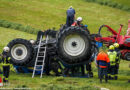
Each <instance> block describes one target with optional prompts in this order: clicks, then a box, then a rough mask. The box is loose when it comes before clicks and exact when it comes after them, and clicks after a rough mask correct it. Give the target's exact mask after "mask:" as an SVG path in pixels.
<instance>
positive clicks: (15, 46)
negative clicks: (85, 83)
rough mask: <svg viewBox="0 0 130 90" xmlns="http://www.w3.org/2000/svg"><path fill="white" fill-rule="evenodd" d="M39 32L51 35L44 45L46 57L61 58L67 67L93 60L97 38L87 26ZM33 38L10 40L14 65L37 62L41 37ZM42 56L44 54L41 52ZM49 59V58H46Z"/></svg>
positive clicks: (39, 35)
mask: <svg viewBox="0 0 130 90" xmlns="http://www.w3.org/2000/svg"><path fill="white" fill-rule="evenodd" d="M41 33H42V34H38V37H41V35H43V37H44V36H49V40H48V42H47V43H45V40H42V42H43V43H44V44H43V45H46V46H47V53H46V57H51V58H55V59H57V60H59V61H60V62H61V63H62V64H63V65H64V66H65V67H66V66H67V67H68V66H76V65H83V64H86V63H89V62H91V61H92V60H93V59H94V57H95V55H96V53H97V52H98V48H97V46H96V44H95V40H94V39H93V37H92V36H91V35H90V33H89V31H88V29H87V28H85V27H78V26H72V27H65V26H62V27H61V28H60V30H59V31H54V30H47V31H45V32H41ZM32 42H33V40H25V39H20V38H17V39H14V40H12V41H11V42H9V44H8V47H9V48H10V52H9V55H10V57H11V62H12V64H13V65H18V66H27V67H32V66H34V64H35V60H36V55H37V51H38V45H39V39H38V38H37V40H36V41H35V43H32ZM41 56H42V54H41ZM46 59H47V58H46Z"/></svg>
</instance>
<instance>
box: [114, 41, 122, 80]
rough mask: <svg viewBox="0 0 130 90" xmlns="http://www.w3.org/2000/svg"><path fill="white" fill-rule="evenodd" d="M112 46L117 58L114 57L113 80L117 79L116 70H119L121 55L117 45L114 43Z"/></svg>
mask: <svg viewBox="0 0 130 90" xmlns="http://www.w3.org/2000/svg"><path fill="white" fill-rule="evenodd" d="M113 46H114V47H115V51H116V53H117V56H116V65H115V66H116V70H115V80H117V79H118V76H117V75H118V70H119V64H120V56H121V53H120V50H119V44H118V43H114V44H113Z"/></svg>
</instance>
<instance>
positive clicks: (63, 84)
mask: <svg viewBox="0 0 130 90" xmlns="http://www.w3.org/2000/svg"><path fill="white" fill-rule="evenodd" d="M129 64H130V63H129V62H128V61H121V64H120V71H119V79H118V80H109V82H108V83H107V84H106V83H104V82H103V83H102V84H101V83H99V79H98V78H97V68H96V67H95V64H94V63H93V70H94V78H71V77H55V76H46V75H43V78H42V79H41V78H40V75H36V77H34V78H31V76H32V74H31V73H30V74H16V73H11V74H10V78H9V81H10V84H11V85H10V86H4V88H20V87H25V88H32V89H41V88H42V89H45V90H57V89H58V90H59V89H60V90H61V89H65V90H79V89H80V90H100V88H108V89H110V90H129V88H130V83H127V82H128V79H130V73H129V71H130V68H128V65H129ZM124 70H125V71H126V72H125V73H124V72H122V71H124ZM126 74H128V75H126Z"/></svg>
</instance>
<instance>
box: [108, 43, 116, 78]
mask: <svg viewBox="0 0 130 90" xmlns="http://www.w3.org/2000/svg"><path fill="white" fill-rule="evenodd" d="M107 53H108V56H109V59H110V68H109V69H108V73H109V79H114V77H115V75H116V73H115V72H116V57H117V53H116V51H115V50H114V46H113V45H111V46H109V51H108V52H107ZM115 79H116V77H115Z"/></svg>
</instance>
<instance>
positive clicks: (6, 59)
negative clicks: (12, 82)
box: [2, 47, 10, 83]
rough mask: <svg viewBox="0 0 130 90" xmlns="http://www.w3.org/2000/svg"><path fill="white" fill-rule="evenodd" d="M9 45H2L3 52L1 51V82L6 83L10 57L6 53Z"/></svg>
mask: <svg viewBox="0 0 130 90" xmlns="http://www.w3.org/2000/svg"><path fill="white" fill-rule="evenodd" d="M9 50H10V49H9V47H4V49H3V53H2V62H3V63H2V65H3V82H4V83H7V82H8V78H9V72H10V57H9V55H8V52H9Z"/></svg>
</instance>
